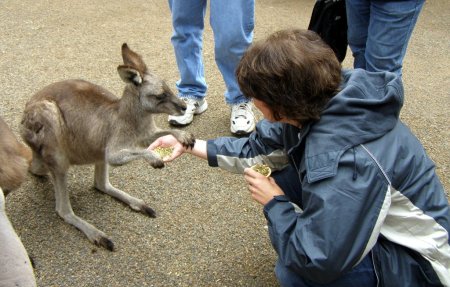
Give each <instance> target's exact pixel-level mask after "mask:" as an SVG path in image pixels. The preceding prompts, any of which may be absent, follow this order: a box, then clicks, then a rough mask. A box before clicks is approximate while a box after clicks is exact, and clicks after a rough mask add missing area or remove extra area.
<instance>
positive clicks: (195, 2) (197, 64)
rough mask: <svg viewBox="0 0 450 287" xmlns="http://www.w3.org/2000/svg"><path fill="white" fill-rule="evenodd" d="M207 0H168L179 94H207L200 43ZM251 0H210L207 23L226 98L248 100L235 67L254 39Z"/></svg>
mask: <svg viewBox="0 0 450 287" xmlns="http://www.w3.org/2000/svg"><path fill="white" fill-rule="evenodd" d="M206 6H207V0H169V7H170V10H171V12H172V25H173V35H172V38H171V41H172V44H173V47H174V50H175V57H176V60H177V65H178V70H179V73H180V80H179V81H178V82H177V88H178V92H179V94H180V96H182V97H187V98H193V99H197V100H201V99H203V98H204V97H205V95H206V90H207V84H206V81H205V75H204V67H203V57H202V47H203V43H202V40H203V30H204V18H205V13H206ZM254 10H255V1H254V0H226V1H223V0H211V1H210V24H211V28H212V30H213V33H214V55H215V60H216V64H217V66H218V68H219V70H220V72H221V73H222V77H223V80H224V82H225V86H226V92H225V101H226V102H227V103H228V104H239V103H242V102H247V101H248V100H247V99H246V98H245V97H244V96H243V95H242V92H241V91H240V89H239V86H238V83H237V80H236V76H235V71H236V67H237V65H238V63H239V60H240V59H241V57H242V55H243V53H244V52H245V50H246V49H247V47H248V46H249V45H250V43H251V42H252V40H253V28H254Z"/></svg>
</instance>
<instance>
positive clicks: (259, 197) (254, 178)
mask: <svg viewBox="0 0 450 287" xmlns="http://www.w3.org/2000/svg"><path fill="white" fill-rule="evenodd" d="M244 178H245V181H247V183H248V190H249V191H250V193H251V194H252V198H253V199H254V200H256V201H257V202H259V203H261V204H262V205H266V204H267V203H268V202H269V201H271V200H272V198H273V197H274V196H277V195H284V192H283V191H282V190H281V188H280V187H279V186H278V184H276V182H275V180H274V179H273V178H272V177H269V178H267V177H265V176H264V175H262V174H260V173H259V172H257V171H254V170H253V169H251V168H246V169H245V170H244Z"/></svg>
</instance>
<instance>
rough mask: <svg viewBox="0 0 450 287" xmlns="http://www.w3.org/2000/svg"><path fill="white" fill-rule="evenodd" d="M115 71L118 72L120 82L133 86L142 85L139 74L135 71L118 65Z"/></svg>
mask: <svg viewBox="0 0 450 287" xmlns="http://www.w3.org/2000/svg"><path fill="white" fill-rule="evenodd" d="M117 71H118V72H119V75H120V78H122V81H124V82H125V83H128V84H133V85H135V86H139V85H140V84H142V77H141V74H140V73H139V72H138V71H137V70H136V69H133V68H131V67H130V66H126V65H120V66H119V67H117Z"/></svg>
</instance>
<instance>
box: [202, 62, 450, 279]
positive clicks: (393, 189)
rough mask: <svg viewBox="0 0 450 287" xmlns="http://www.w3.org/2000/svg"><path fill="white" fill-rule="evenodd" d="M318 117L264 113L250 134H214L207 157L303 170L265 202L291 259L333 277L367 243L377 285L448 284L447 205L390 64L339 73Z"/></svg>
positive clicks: (235, 166) (275, 238)
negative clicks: (299, 123) (295, 192)
mask: <svg viewBox="0 0 450 287" xmlns="http://www.w3.org/2000/svg"><path fill="white" fill-rule="evenodd" d="M343 77H344V81H343V84H342V90H341V92H339V93H338V94H337V95H336V96H335V97H333V98H332V99H331V101H330V102H329V104H328V106H327V107H326V109H325V110H324V111H323V113H322V115H321V118H320V120H319V121H317V122H315V123H312V124H309V125H307V126H305V127H304V128H303V129H302V130H299V129H298V128H296V127H293V126H290V125H286V124H280V123H269V122H267V121H261V122H260V123H258V126H257V130H256V131H255V132H254V133H252V134H251V135H250V137H249V138H241V139H236V138H219V139H216V140H211V141H208V149H207V150H208V161H209V164H210V165H211V166H219V167H221V168H223V169H226V170H229V171H232V172H238V173H239V172H242V171H243V169H244V168H245V167H249V166H251V165H253V164H254V163H256V162H261V161H263V162H264V163H266V164H268V165H270V166H271V167H272V168H273V169H275V170H276V169H281V168H283V167H285V166H286V165H288V164H291V165H293V166H295V168H296V170H297V171H298V174H299V177H300V182H301V190H302V194H301V195H300V196H299V198H300V199H299V200H297V201H296V202H295V205H298V207H299V208H297V209H296V208H295V205H294V204H293V202H292V201H291V200H290V199H289V198H287V197H285V196H281V197H276V198H274V199H273V200H271V201H270V202H269V203H268V204H267V205H266V206H265V207H264V213H265V216H266V218H267V220H268V225H269V235H270V238H271V241H272V244H273V246H274V248H275V250H276V251H277V253H278V255H279V260H280V262H282V263H283V265H284V266H285V267H286V268H289V269H291V270H293V271H294V272H297V273H298V274H300V275H301V276H303V277H305V278H307V279H310V280H312V281H315V282H319V283H326V282H330V281H332V280H334V279H336V278H338V277H339V276H341V275H342V274H343V273H345V272H346V271H348V270H350V269H351V268H352V267H353V266H355V265H357V264H358V262H360V261H361V260H362V259H363V258H364V257H365V256H366V255H367V254H369V252H370V251H372V252H371V255H372V258H373V263H374V267H375V271H376V274H377V278H378V281H379V286H450V245H449V231H450V212H449V206H448V201H447V198H446V195H445V192H444V189H443V186H442V184H441V183H440V181H439V178H438V177H437V175H436V173H435V169H434V164H433V162H432V161H431V160H430V158H429V157H428V156H427V155H426V152H425V150H424V148H423V146H422V145H421V144H420V142H419V141H418V140H417V138H416V137H415V136H414V135H413V134H412V133H411V131H410V130H409V129H408V128H407V127H406V126H405V125H404V124H403V123H402V122H401V121H400V119H399V112H400V109H401V106H402V103H403V87H402V83H401V80H400V78H399V77H396V76H395V75H394V74H392V73H370V72H366V71H363V70H359V69H357V70H352V71H346V72H344V73H343Z"/></svg>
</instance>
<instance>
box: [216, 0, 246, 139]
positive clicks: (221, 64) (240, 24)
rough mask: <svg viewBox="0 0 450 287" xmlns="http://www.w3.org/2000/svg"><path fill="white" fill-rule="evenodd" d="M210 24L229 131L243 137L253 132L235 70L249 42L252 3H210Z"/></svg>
mask: <svg viewBox="0 0 450 287" xmlns="http://www.w3.org/2000/svg"><path fill="white" fill-rule="evenodd" d="M210 3H211V5H210V8H211V18H210V23H211V27H212V29H213V32H214V55H215V59H216V63H217V66H218V68H219V70H220V72H221V73H222V77H223V79H224V81H225V85H226V91H225V101H226V103H227V104H229V105H230V106H231V117H230V130H231V132H232V133H233V134H237V135H243V134H248V133H250V132H252V131H253V130H254V129H255V116H254V114H253V111H252V105H251V104H250V103H249V101H248V99H246V98H245V96H244V95H243V94H242V92H241V91H240V89H239V85H238V83H237V79H236V75H235V72H236V67H237V65H238V63H239V61H240V59H241V57H242V55H243V54H244V52H245V51H246V50H247V47H248V46H249V45H250V43H251V42H252V40H253V28H254V24H255V22H254V14H255V1H254V0H227V1H223V0H211V2H210Z"/></svg>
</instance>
